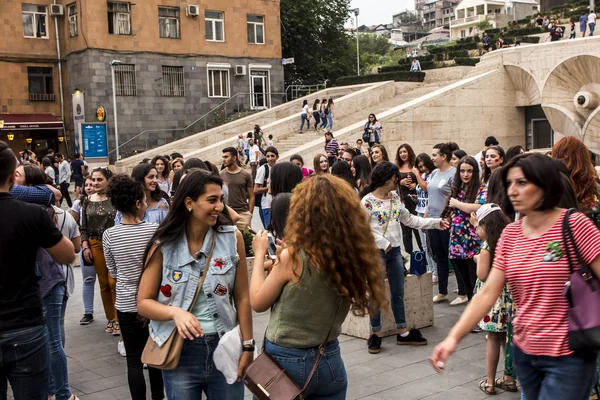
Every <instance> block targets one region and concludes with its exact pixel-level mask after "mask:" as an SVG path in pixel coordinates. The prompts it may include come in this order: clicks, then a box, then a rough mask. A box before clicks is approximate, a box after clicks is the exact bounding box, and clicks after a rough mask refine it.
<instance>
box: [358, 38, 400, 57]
mask: <svg viewBox="0 0 600 400" xmlns="http://www.w3.org/2000/svg"><path fill="white" fill-rule="evenodd" d="M358 44H359V47H360V54H361V55H362V54H363V53H371V54H379V55H380V56H385V55H386V54H387V52H388V51H389V50H390V48H391V47H392V46H391V45H390V42H389V41H388V39H387V38H386V37H384V36H381V35H377V34H375V33H359V34H358Z"/></svg>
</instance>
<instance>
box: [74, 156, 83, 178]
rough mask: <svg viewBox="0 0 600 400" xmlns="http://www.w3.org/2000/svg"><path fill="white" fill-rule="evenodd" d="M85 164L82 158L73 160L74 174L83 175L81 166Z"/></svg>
mask: <svg viewBox="0 0 600 400" xmlns="http://www.w3.org/2000/svg"><path fill="white" fill-rule="evenodd" d="M84 165H85V164H84V163H83V161H82V160H73V161H71V169H72V170H73V175H77V176H80V177H83V174H82V173H81V167H83V166H84Z"/></svg>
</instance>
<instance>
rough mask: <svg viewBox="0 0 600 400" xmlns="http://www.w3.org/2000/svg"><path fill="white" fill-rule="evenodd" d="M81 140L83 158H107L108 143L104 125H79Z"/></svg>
mask: <svg viewBox="0 0 600 400" xmlns="http://www.w3.org/2000/svg"><path fill="white" fill-rule="evenodd" d="M81 137H82V139H83V141H82V143H83V149H82V150H83V155H84V157H85V158H107V157H108V143H107V139H106V124H103V123H93V124H88V123H83V124H81Z"/></svg>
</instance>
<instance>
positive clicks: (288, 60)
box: [281, 57, 294, 65]
mask: <svg viewBox="0 0 600 400" xmlns="http://www.w3.org/2000/svg"><path fill="white" fill-rule="evenodd" d="M293 63H294V57H292V58H282V59H281V64H283V65H288V64H293Z"/></svg>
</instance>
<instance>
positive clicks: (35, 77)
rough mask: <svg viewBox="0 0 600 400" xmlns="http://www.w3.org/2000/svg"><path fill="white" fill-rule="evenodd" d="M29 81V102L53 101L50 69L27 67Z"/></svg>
mask: <svg viewBox="0 0 600 400" xmlns="http://www.w3.org/2000/svg"><path fill="white" fill-rule="evenodd" d="M27 78H28V81H29V100H31V101H54V100H55V95H54V86H53V85H52V68H51V67H27Z"/></svg>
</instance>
